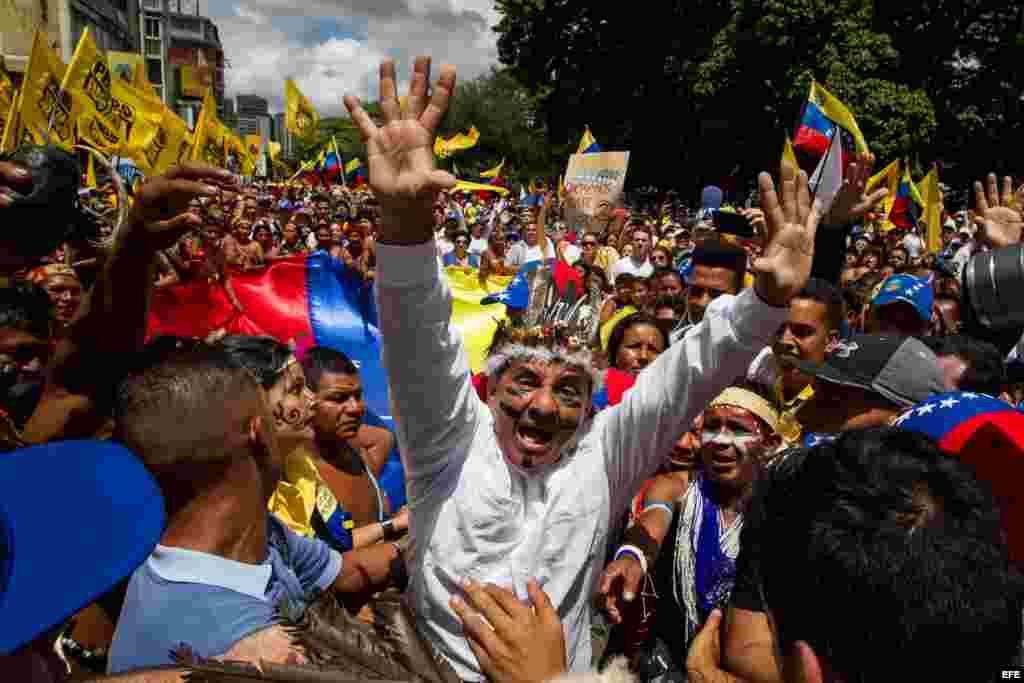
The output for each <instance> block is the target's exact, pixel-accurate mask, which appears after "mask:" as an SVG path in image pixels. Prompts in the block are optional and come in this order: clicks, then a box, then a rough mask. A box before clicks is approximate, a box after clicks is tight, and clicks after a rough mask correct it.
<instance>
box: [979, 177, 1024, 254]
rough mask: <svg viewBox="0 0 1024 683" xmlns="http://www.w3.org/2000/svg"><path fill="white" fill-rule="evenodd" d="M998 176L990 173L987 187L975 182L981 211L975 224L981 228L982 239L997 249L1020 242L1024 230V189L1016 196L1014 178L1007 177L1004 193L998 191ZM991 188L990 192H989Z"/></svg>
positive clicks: (1005, 178)
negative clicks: (1023, 212)
mask: <svg viewBox="0 0 1024 683" xmlns="http://www.w3.org/2000/svg"><path fill="white" fill-rule="evenodd" d="M998 182H999V181H998V179H997V178H996V174H995V173H989V174H988V186H987V188H986V187H985V186H983V185H982V184H981V181H975V183H974V198H975V202H976V204H977V212H976V214H975V216H974V222H975V224H976V225H977V226H978V228H980V229H979V230H978V240H979V241H980V242H981V243H982V244H987V245H988V246H990V247H992V248H993V249H999V248H1000V247H1007V246H1009V245H1011V244H1016V243H1017V242H1020V238H1021V231H1022V230H1024V214H1021V211H1024V186H1022V187H1020V188H1019V189H1018V190H1017V193H1016V195H1014V193H1013V178H1011V177H1010V176H1006V177H1004V178H1003V191H1002V193H1001V194H1000V193H999V191H998ZM986 189H987V191H986Z"/></svg>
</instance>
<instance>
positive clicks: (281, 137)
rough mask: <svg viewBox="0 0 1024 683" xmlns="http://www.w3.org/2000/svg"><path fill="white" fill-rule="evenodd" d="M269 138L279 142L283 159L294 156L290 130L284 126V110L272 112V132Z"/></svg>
mask: <svg viewBox="0 0 1024 683" xmlns="http://www.w3.org/2000/svg"><path fill="white" fill-rule="evenodd" d="M271 139H272V140H273V141H274V142H278V143H280V144H281V156H282V157H284V158H285V159H294V158H295V141H294V140H293V139H292V134H291V131H289V130H288V128H287V127H286V126H285V115H284V112H281V113H280V114H274V132H273V136H272V138H271Z"/></svg>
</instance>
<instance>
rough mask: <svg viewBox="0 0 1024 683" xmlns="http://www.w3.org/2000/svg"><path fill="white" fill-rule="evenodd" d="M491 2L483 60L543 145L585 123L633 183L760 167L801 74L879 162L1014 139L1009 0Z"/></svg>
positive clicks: (966, 158) (1017, 119)
mask: <svg viewBox="0 0 1024 683" xmlns="http://www.w3.org/2000/svg"><path fill="white" fill-rule="evenodd" d="M497 2H498V9H499V11H500V13H501V14H502V19H501V21H500V23H499V24H498V26H497V27H496V31H497V32H498V34H499V39H498V50H499V58H500V60H501V62H502V64H503V65H505V67H506V68H507V70H508V72H509V73H510V74H511V75H512V76H513V77H514V78H515V79H516V80H517V81H518V82H520V83H521V84H522V85H523V86H524V87H525V88H526V89H527V90H528V91H529V92H530V93H532V94H533V95H534V96H536V97H537V98H538V99H539V101H538V111H539V113H540V115H541V117H542V119H543V123H544V130H545V133H546V134H547V137H548V141H549V142H550V143H551V144H552V145H562V146H572V145H573V143H574V142H575V141H576V140H578V139H579V137H578V136H579V135H580V134H581V133H582V130H583V125H584V124H590V126H591V129H592V130H593V131H594V133H595V135H596V136H597V138H598V140H599V142H600V143H601V145H602V146H603V147H604V148H605V149H629V150H630V151H631V152H632V155H631V163H630V174H629V178H628V182H629V184H630V185H631V186H634V187H635V186H637V185H647V184H650V183H655V184H659V185H665V184H666V183H670V184H676V185H678V186H680V187H686V188H687V189H692V190H693V192H694V193H696V188H697V187H699V183H701V182H709V181H714V182H718V183H721V184H723V185H726V186H728V185H729V184H730V181H732V183H734V184H735V183H736V182H737V181H739V180H742V181H744V182H749V181H751V180H752V179H753V176H754V173H755V172H756V171H757V170H759V169H761V168H770V169H774V168H776V167H777V162H778V159H779V153H780V151H781V147H782V141H783V134H784V132H789V133H790V134H792V133H793V129H794V127H795V125H796V123H797V119H798V117H799V113H800V110H801V107H802V104H803V102H804V101H805V100H806V97H807V92H808V90H809V86H810V82H811V80H812V79H816V80H818V81H819V82H820V83H822V84H823V85H825V87H826V88H828V89H829V90H830V91H831V92H832V93H833V94H835V95H836V96H837V97H839V98H840V99H841V100H843V101H844V102H846V103H847V105H848V106H849V107H850V108H851V109H852V110H853V112H854V113H855V115H856V117H857V120H858V123H859V124H860V127H861V129H862V130H863V131H864V133H865V136H866V137H867V139H868V141H869V144H870V146H871V148H872V150H873V151H874V152H875V154H876V155H877V156H878V157H880V159H882V160H888V159H892V158H896V157H910V158H912V159H915V160H916V161H917V162H918V165H919V166H920V167H921V168H922V170H923V168H925V167H927V166H928V165H930V162H931V161H933V160H936V159H944V158H945V157H946V155H947V154H953V155H954V156H955V157H956V158H957V159H958V160H962V161H963V165H964V166H972V165H976V163H975V157H979V156H980V157H982V158H985V159H986V160H987V163H991V159H992V158H994V157H999V156H1005V155H1006V150H1007V149H1011V148H1013V147H1012V146H1010V147H1008V146H1007V144H1006V143H1007V142H1010V141H1013V142H1016V143H1017V147H1019V143H1020V142H1021V141H1022V138H1021V125H1022V114H1021V109H1022V99H1021V93H1022V92H1024V72H1022V70H1021V69H1019V67H1017V66H1016V65H1018V64H1019V63H1020V61H1021V58H1022V57H1024V8H1022V6H1021V3H1006V2H1002V3H999V2H995V1H994V0H917V1H916V2H909V3H892V2H881V1H879V0H798V1H797V2H793V1H792V0H724V1H723V0H718V1H711V0H695V1H692V2H691V1H687V2H684V1H683V0H671V1H668V2H659V3H651V4H648V5H645V6H644V7H643V8H642V11H641V10H638V9H637V8H635V7H632V6H630V5H628V4H627V3H586V4H584V3H580V2H573V1H571V0H497ZM951 161H952V160H951ZM949 177H951V175H944V179H946V178H949Z"/></svg>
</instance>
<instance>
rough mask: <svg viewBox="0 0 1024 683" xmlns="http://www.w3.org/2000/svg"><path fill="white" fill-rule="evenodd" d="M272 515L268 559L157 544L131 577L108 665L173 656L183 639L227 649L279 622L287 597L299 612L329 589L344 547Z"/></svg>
mask: <svg viewBox="0 0 1024 683" xmlns="http://www.w3.org/2000/svg"><path fill="white" fill-rule="evenodd" d="M267 517H268V543H267V545H268V549H269V553H268V557H267V559H266V561H265V562H263V564H244V563H241V562H235V561H234V560H228V559H226V558H223V557H219V556H217V555H209V554H207V553H200V552H196V551H193V550H185V549H183V548H172V547H167V546H162V545H158V546H157V547H156V549H155V550H153V553H152V554H151V555H150V556H149V559H147V560H146V562H145V563H143V564H142V566H140V567H139V568H138V569H136V570H135V572H134V573H133V574H132V577H131V580H130V581H129V583H128V592H127V595H126V596H125V601H124V605H123V606H122V608H121V616H120V618H119V619H118V621H117V629H116V630H115V631H114V640H113V643H112V644H111V646H110V658H109V665H108V668H109V672H110V673H112V674H114V673H120V672H122V671H129V670H132V669H138V668H143V667H153V666H162V665H166V664H170V663H171V658H170V657H171V655H170V652H171V650H173V649H175V648H177V647H178V646H179V645H180V644H182V643H184V644H187V645H189V646H190V647H191V648H192V651H193V652H194V653H195V654H197V655H199V656H201V657H217V656H220V655H223V654H225V653H226V652H227V651H228V650H230V649H231V648H232V647H233V646H234V645H235V643H237V642H238V641H240V640H242V639H243V638H246V637H247V636H250V635H252V634H253V633H256V632H258V631H262V630H263V629H265V628H266V627H268V626H271V625H272V624H275V623H277V621H278V616H277V611H276V610H277V605H278V604H280V603H281V601H282V600H285V599H287V600H288V603H289V606H290V607H291V609H289V615H294V616H296V617H297V616H298V615H299V614H301V613H302V611H304V610H305V607H306V606H307V605H308V604H309V603H310V602H312V601H313V600H315V598H316V597H317V596H318V595H319V594H320V593H321V592H323V591H324V590H326V589H327V588H328V587H329V586H330V585H331V584H332V583H333V582H334V579H335V578H337V576H338V574H339V573H340V572H341V564H342V560H341V555H340V554H339V553H338V552H336V551H334V550H331V549H330V548H329V547H328V546H327V545H326V544H325V543H324V542H323V541H319V540H316V539H309V538H304V537H302V536H299V535H298V534H296V533H295V532H293V531H291V530H290V529H288V528H287V527H286V526H285V525H284V524H282V523H281V522H280V521H279V520H278V519H277V518H276V517H274V516H273V515H268V516H267Z"/></svg>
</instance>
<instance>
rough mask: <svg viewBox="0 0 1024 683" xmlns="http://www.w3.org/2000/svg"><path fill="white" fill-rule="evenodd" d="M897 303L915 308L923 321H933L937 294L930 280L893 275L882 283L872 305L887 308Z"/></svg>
mask: <svg viewBox="0 0 1024 683" xmlns="http://www.w3.org/2000/svg"><path fill="white" fill-rule="evenodd" d="M897 301H899V302H903V303H906V304H910V305H911V306H913V307H914V310H915V311H917V314H918V315H919V316H920V317H921V319H922V320H923V321H925V322H929V321H931V319H932V303H933V302H934V301H935V292H934V290H933V289H932V285H931V283H930V282H928V280H925V279H923V278H919V277H914V276H913V275H891V276H889V277H888V278H886V280H885V282H883V283H882V286H881V287H880V288H879V289H878V293H877V294H875V297H874V298H873V299H872V300H871V305H872V306H885V305H886V304H891V303H895V302H897Z"/></svg>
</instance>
